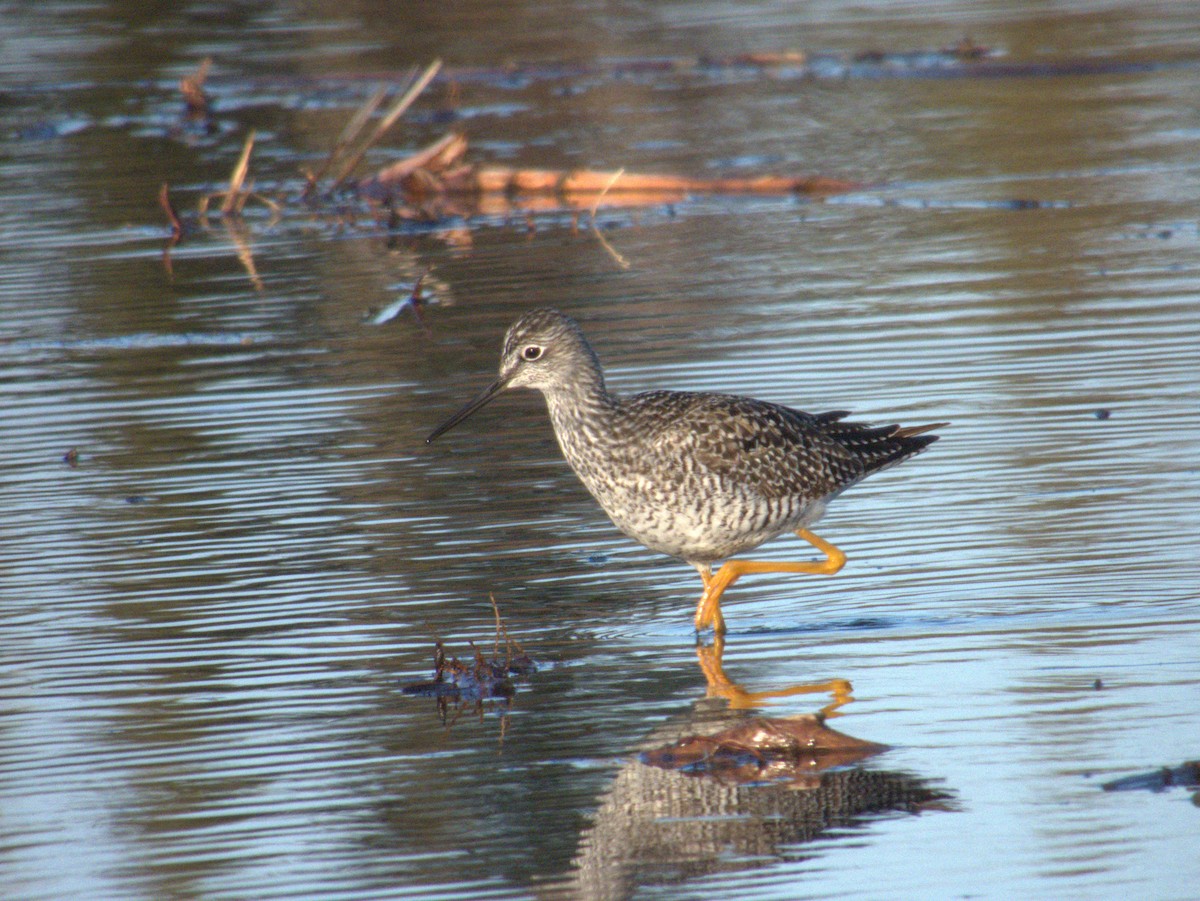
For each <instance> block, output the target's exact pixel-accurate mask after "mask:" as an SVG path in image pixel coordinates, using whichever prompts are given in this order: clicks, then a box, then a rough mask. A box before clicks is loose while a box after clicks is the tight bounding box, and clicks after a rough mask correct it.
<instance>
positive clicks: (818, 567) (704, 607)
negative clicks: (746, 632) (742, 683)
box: [696, 529, 846, 635]
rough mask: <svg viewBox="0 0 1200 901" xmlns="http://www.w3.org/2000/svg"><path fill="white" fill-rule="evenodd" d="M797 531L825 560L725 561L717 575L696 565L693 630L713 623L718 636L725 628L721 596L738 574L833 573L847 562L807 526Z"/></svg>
mask: <svg viewBox="0 0 1200 901" xmlns="http://www.w3.org/2000/svg"><path fill="white" fill-rule="evenodd" d="M796 534H797V535H799V536H800V537H801V538H803V539H804V540H805V541H807V542H809V543H810V544H812V545H813V546H814V547H816V548H817V550H819V551H824V552H825V559H824V560H821V561H820V562H817V563H777V562H775V561H773V560H772V561H755V560H726V561H725V564H724V565H723V566H722V567H721V568H720V569H718V570H717V573H716V575H713V574H712V572H711V570H709V569H708V567H704V568H703V569H700V568H699V567H697V569H700V578H702V579H703V580H704V594H702V595H701V596H700V603H699V604H698V605H697V606H696V631H697V632H700V631H703V630H704V629H707V628H708V627H709V626H712V628H713V631H715V632H716V633H717V634H718V635H719V634H721V633H722V632H724V631H725V618H724V617H723V616H722V615H721V595H722V594H724V593H725V589H726V588H728V587H729V586H730V585H732V584H733V583H734V582H736V581H737V580H738V578H739V577H741V576H744V575H747V574H752V573H816V574H818V575H826V576H832V575H833V574H834V573H835V572H837V571H838V570H839V569H841V568H842V567H843V566H845V565H846V555H845V554H843V553H842V552H841V551H840V550H838V549H837V548H836V547H834V546H833V545H832V544H830V543H829V542H828V541H826V540H825V539H824V538H818V537H817V536H816V535H814V534H813V533H812V532H810V531H808V529H797V530H796Z"/></svg>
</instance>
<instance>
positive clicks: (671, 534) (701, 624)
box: [427, 309, 946, 633]
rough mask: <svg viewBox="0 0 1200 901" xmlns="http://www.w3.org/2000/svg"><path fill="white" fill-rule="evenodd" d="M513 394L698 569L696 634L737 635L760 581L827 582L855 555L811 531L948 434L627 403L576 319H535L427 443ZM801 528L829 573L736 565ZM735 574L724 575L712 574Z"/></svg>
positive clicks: (612, 499) (626, 507)
mask: <svg viewBox="0 0 1200 901" xmlns="http://www.w3.org/2000/svg"><path fill="white" fill-rule="evenodd" d="M508 388H535V389H537V390H538V391H541V392H542V394H543V395H544V396H545V398H546V406H547V407H548V408H549V411H550V421H551V423H552V424H553V426H554V434H555V436H556V437H557V438H558V445H559V447H560V448H562V452H563V456H565V457H566V458H567V462H568V463H569V464H570V465H571V468H572V469H573V470H575V474H576V475H578V476H579V479H580V481H582V482H583V484H584V487H585V488H587V490H588V491H590V492H591V493H592V496H593V497H594V498H596V500H597V501H599V502H600V506H601V507H603V508H604V511H605V512H606V513H607V514H608V515H609V517H610V518H611V519H612V521H613V523H614V524H615V525H616V526H617V528H618V529H620V530H621V531H622V532H624V533H625V534H626V535H628V536H629V537H630V538H633V539H634V540H635V541H640V542H641V543H642V544H644V545H645V546H646V547H648V548H650V549H651V550H655V551H659V552H660V553H663V554H670V555H671V556H672V557H678V558H680V559H682V560H686V561H687V562H688V563H690V564H691V565H692V566H694V567H695V568H696V569H697V570H698V571H699V573H700V578H701V579H703V580H704V594H703V595H701V597H700V603H699V604H698V605H697V607H696V629H697V630H698V631H699V630H703V629H707V628H708V627H709V626H712V627H713V629H714V630H715V631H716V632H718V633H720V632H724V631H725V620H724V617H723V616H722V615H721V606H720V603H721V595H722V594H723V593H724V591H725V589H726V588H728V587H729V586H730V585H732V584H733V583H734V582H735V581H736V580H737V579H738V577H740V576H743V575H746V574H748V573H771V572H786V573H823V574H827V575H832V574H833V573H836V572H837V571H838V570H839V569H841V568H842V566H843V564H845V562H846V555H845V554H843V553H842V552H841V551H840V550H838V549H837V548H836V547H834V546H833V545H832V544H829V543H828V542H827V541H825V540H824V539H822V538H819V537H817V536H816V535H814V534H813V533H812V532H810V531H808V527H809V526H810V525H812V524H813V523H814V522H816V521H817V520H818V519H819V518H820V517H821V514H823V513H824V512H825V505H826V504H828V503H829V501H831V500H832V499H833V498H835V497H837V496H838V495H839V494H841V493H842V492H843V491H845V490H846V489H847V488H849V487H850V486H851V485H853V484H855V483H856V482H858V481H860V480H861V479H863V478H865V477H866V476H869V475H870V474H871V473H873V472H878V471H879V470H881V469H884V468H886V467H888V466H891V465H893V464H896V463H899V462H900V461H902V460H905V459H907V458H908V457H911V456H912V455H913V454H916V453H918V452H920V451H921V450H922V449H924V448H925V447H926V446H927V445H928V444H930V443H931V442H933V441H936V440H937V436H936V435H928V434H924V433H926V432H929V431H931V430H932V429H936V428H939V427H941V426H943V425H946V423H942V422H939V423H933V424H930V425H922V426H909V427H901V426H898V425H887V426H877V427H872V426H867V425H862V424H860V423H855V422H845V421H843V420H844V418H845V417H846V416H848V415H849V414H848V413H846V412H843V411H834V412H829V413H815V414H814V413H802V412H800V411H799V410H792V409H790V408H788V407H783V406H780V405H779V404H772V403H767V402H766V401H761V400H753V399H751V398H748V397H737V396H735V395H731V394H711V393H706V392H690V391H648V392H646V393H644V394H635V395H633V396H632V397H617V396H615V395H613V394H610V393H609V392H608V390H607V389H606V388H605V386H604V371H603V369H602V368H601V366H600V361H599V360H598V359H597V358H596V354H595V352H594V351H593V350H592V348H591V345H590V344H588V342H587V339H586V338H585V337H584V336H583V332H582V331H581V330H580V328H579V326H578V325H577V324H576V323H575V321H574V320H573V319H571V318H569V317H567V316H564V315H563V314H562V313H560V312H558V311H557V310H548V309H541V310H532V311H530V312H528V313H526V314H525V315H524V316H522V317H521V318H520V319H518V320H517V321H516V322H515V323H514V324H513V325H512V327H511V328H509V330H508V334H507V335H505V337H504V349H503V351H502V353H501V355H500V375H499V377H498V378H497V379H496V380H495V381H494V382H492V384H491V385H489V386H488V387H487V388H486V389H484V391H483V392H482V393H481V394H480V395H479V396H478V397H476V398H475V399H474V400H473V401H471V402H470V403H469V404H467V405H466V406H465V407H463V408H462V409H461V410H459V411H458V412H457V413H455V414H454V415H453V416H451V417H450V418H449V419H448V420H446V421H445V422H444V423H443V424H442V425H440V426H439V427H438V428H436V429H434V431H433V433H432V434H431V435H430V436H429V438H428V439H427V441H428V442H432V441H433V440H434V439H435V438H437V437H438V436H439V435H441V434H442V433H443V432H446V431H448V430H449V429H451V428H453V427H454V426H456V425H457V424H458V423H460V422H462V421H463V420H464V419H466V418H467V417H468V416H470V415H471V414H472V413H474V412H475V411H476V410H478V409H479V408H480V407H482V406H483V405H484V404H486V403H487V402H488V401H490V400H491V399H492V398H494V397H495V396H496V395H497V394H499V393H500V392H502V391H504V390H506V389H508ZM786 531H793V532H795V533H796V534H797V535H799V536H800V537H801V538H803V539H804V540H805V541H808V542H810V543H811V544H813V545H814V546H816V548H817V549H818V550H820V551H822V552H823V553H824V554H825V559H824V560H821V561H819V562H805V563H784V562H776V561H770V562H758V561H752V560H734V559H730V558H732V557H733V556H734V555H735V554H740V553H743V552H745V551H748V550H751V549H752V548H756V547H758V546H759V545H760V544H762V543H763V542H764V541H767V540H769V539H771V538H774V537H775V536H777V535H780V534H782V533H783V532H786ZM720 560H724V561H725V563H724V564H723V565H722V566H721V567H720V568H719V569H718V570H717V571H716V573H715V574H714V573H713V571H712V565H713V564H714V563H716V562H717V561H720Z"/></svg>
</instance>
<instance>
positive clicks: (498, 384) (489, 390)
mask: <svg viewBox="0 0 1200 901" xmlns="http://www.w3.org/2000/svg"><path fill="white" fill-rule="evenodd" d="M504 385H505V381H504V379H496V381H494V382H492V383H491V384H490V385H488V386H487V387H486V388H484V389H483V392H482V393H481V394H480V395H479V396H478V397H476V398H475V399H474V400H473V401H471V402H470V403H469V404H467V405H466V406H465V407H463V408H462V409H461V410H459V411H458V412H457V413H455V414H454V415H453V416H451V417H450V418H449V419H447V420H446V421H445V422H443V423H442V424H441V425H440V426H438V427H437V428H436V429H434V430H433V431H432V432H431V433H430V434H429V437H428V438H426V439H425V443H426V444H433V442H434V440H435V439H436V438H437V437H438V436H439V435H444V434H445V433H446V432H448V431H450V430H451V429H452V428H454V427H455V426H456V425H458V424H459V423H460V422H462V421H463V420H464V419H466V418H467V417H468V416H470V415H471V414H472V413H474V412H475V411H476V410H478V409H479V408H480V407H482V406H484V405H485V404H487V402H488V401H490V400H491V399H492V398H493V397H495V396H496V395H497V394H499V393H500V392H501V391H503V390H504Z"/></svg>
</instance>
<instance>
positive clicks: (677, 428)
mask: <svg viewBox="0 0 1200 901" xmlns="http://www.w3.org/2000/svg"><path fill="white" fill-rule="evenodd" d="M631 402H632V403H635V404H637V405H638V406H639V407H644V408H651V409H653V410H654V411H655V412H658V413H661V415H660V416H654V417H647V421H654V422H655V423H656V425H655V427H654V435H653V441H652V445H653V447H654V450H655V452H656V453H658V454H660V455H662V458H663V459H665V460H666V461H668V462H669V464H670V465H673V466H678V467H680V468H681V469H683V470H688V469H703V470H705V471H707V473H709V474H711V475H715V476H716V477H717V478H719V479H721V480H722V481H723V482H725V483H727V484H729V485H730V486H731V487H733V486H737V487H739V488H743V489H745V488H748V489H751V490H753V491H756V492H757V493H758V494H760V495H761V496H762V497H765V498H778V497H804V498H813V499H815V498H823V497H827V496H829V495H832V494H836V493H837V492H839V491H842V490H843V489H845V488H847V487H848V486H850V485H852V484H854V483H855V482H856V481H858V480H859V479H860V478H862V476H863V475H864V474H865V470H864V467H863V464H862V462H861V461H860V460H859V459H858V457H857V455H856V454H855V453H853V452H852V451H851V450H849V449H848V448H846V447H845V446H844V445H843V444H842V443H841V442H840V441H838V440H837V439H836V438H833V437H831V436H830V435H828V434H826V425H827V424H830V423H835V422H837V420H839V419H840V418H841V417H843V416H845V415H846V414H845V413H841V412H837V413H823V414H818V415H813V414H810V413H803V412H801V411H799V410H792V409H790V408H788V407H783V406H780V405H778V404H771V403H766V402H763V401H756V400H751V399H750V398H745V397H736V396H733V395H723V394H680V393H675V392H663V391H655V392H649V393H647V394H641V395H638V396H637V397H635V398H632V399H631Z"/></svg>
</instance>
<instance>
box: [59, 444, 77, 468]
mask: <svg viewBox="0 0 1200 901" xmlns="http://www.w3.org/2000/svg"><path fill="white" fill-rule="evenodd" d="M62 461H63V462H64V463H66V464H67V465H68V466H70V467H71V468H72V469H74V468H75V467H76V466H78V465H79V451H78V450H77V449H76V448H71V449H70V450H69V451H67V452H66V453H65V454H63V457H62Z"/></svg>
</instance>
